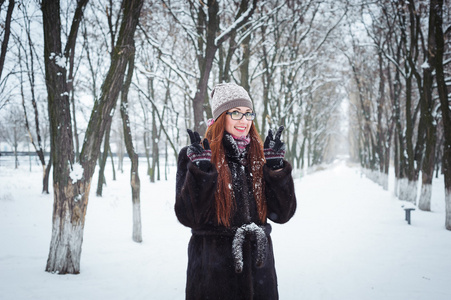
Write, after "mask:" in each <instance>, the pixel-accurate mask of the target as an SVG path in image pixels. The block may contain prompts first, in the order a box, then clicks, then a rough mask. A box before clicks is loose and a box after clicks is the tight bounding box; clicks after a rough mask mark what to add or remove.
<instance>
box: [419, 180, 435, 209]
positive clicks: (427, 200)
mask: <svg viewBox="0 0 451 300" xmlns="http://www.w3.org/2000/svg"><path fill="white" fill-rule="evenodd" d="M431 196H432V184H428V183H423V184H422V185H421V194H420V199H419V200H418V208H419V209H421V210H424V211H430V210H431Z"/></svg>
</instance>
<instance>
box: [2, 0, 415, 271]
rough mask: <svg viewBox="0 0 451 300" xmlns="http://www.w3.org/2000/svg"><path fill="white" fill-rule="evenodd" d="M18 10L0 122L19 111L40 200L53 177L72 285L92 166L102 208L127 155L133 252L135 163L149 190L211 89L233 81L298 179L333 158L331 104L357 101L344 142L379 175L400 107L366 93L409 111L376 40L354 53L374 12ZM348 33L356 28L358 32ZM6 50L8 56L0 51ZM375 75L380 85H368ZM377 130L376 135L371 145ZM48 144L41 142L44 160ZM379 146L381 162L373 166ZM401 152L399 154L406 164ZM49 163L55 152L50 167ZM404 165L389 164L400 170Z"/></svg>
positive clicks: (270, 4)
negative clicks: (38, 170)
mask: <svg viewBox="0 0 451 300" xmlns="http://www.w3.org/2000/svg"><path fill="white" fill-rule="evenodd" d="M17 2H18V3H16V1H15V0H10V1H9V3H8V4H6V2H5V1H2V2H1V3H0V9H1V10H0V16H1V18H2V21H3V20H5V21H4V24H5V26H3V27H2V30H3V31H2V38H3V40H2V52H1V55H0V58H1V57H6V59H5V60H4V61H2V60H1V59H0V63H1V65H0V68H1V70H2V73H0V76H1V77H0V89H1V94H0V114H2V115H3V116H5V115H7V114H10V113H11V112H12V111H13V109H14V110H15V113H14V115H16V116H17V114H18V113H17V111H19V110H18V108H20V117H21V118H22V119H23V120H24V121H23V124H24V127H25V129H26V131H27V133H28V138H29V140H30V142H31V144H32V145H33V146H34V148H35V150H36V152H37V154H38V156H39V158H40V161H41V164H42V167H43V174H44V176H43V178H44V184H43V190H44V191H45V190H48V188H46V183H45V182H46V178H47V182H48V174H49V167H50V166H52V167H53V190H54V198H55V205H54V214H53V229H52V240H51V246H50V253H49V259H48V263H47V268H46V270H47V271H49V272H58V273H78V272H79V271H80V253H81V246H82V238H83V227H84V220H85V214H86V209H87V205H88V200H89V191H90V187H91V184H92V179H93V178H92V177H93V174H94V170H95V167H96V165H99V178H98V184H97V194H98V195H101V194H102V187H103V186H104V177H105V176H104V174H103V171H104V169H105V164H106V162H107V157H108V155H111V154H112V153H113V152H114V153H116V154H117V155H118V156H122V155H123V153H124V150H123V149H125V150H126V151H127V153H128V155H129V157H130V158H131V161H132V167H131V170H130V182H131V188H132V203H133V207H134V209H133V212H134V228H133V239H134V240H135V241H137V242H140V241H141V239H142V238H141V226H140V218H141V217H140V208H139V207H140V205H139V202H140V199H139V186H140V178H139V176H138V159H137V158H138V153H142V154H144V155H145V156H146V158H147V174H148V176H149V180H151V181H155V180H156V179H157V180H158V179H159V178H160V157H161V158H164V161H165V165H167V164H168V163H169V162H171V161H172V162H173V161H174V160H175V159H176V158H177V154H178V151H179V149H180V148H181V147H182V146H185V145H186V144H187V143H188V137H187V135H186V134H185V129H186V128H194V129H195V130H198V131H199V132H200V133H201V134H203V133H204V132H205V129H206V120H207V119H208V118H210V117H211V111H210V107H209V102H208V100H209V93H210V91H211V89H212V88H213V87H214V85H215V84H216V83H219V82H223V81H234V82H237V83H239V84H240V85H242V86H244V87H245V88H246V89H247V90H248V91H249V92H250V95H251V98H252V99H253V101H254V106H255V111H256V113H257V116H258V117H257V119H256V121H255V124H256V126H257V128H258V130H259V132H260V133H261V135H262V137H264V136H265V133H266V132H267V130H268V129H269V128H271V127H276V126H278V125H284V126H285V128H287V129H286V131H285V132H284V139H285V142H286V144H287V149H288V153H287V156H288V159H289V160H291V161H293V164H294V166H295V167H296V168H299V169H304V168H306V167H311V166H314V165H318V164H322V163H324V162H329V161H331V160H332V159H333V158H334V157H335V155H336V152H337V150H339V149H340V145H342V144H343V136H342V132H341V131H340V128H341V127H342V123H341V118H340V116H341V115H340V114H341V103H342V100H343V99H345V98H346V97H348V95H351V98H352V99H354V98H355V99H356V100H355V101H356V102H352V103H353V105H351V108H352V109H351V111H352V112H354V113H355V114H356V116H357V117H356V118H355V119H353V120H355V122H356V124H357V125H358V126H357V127H356V129H355V130H354V131H353V132H355V133H357V138H356V143H355V145H356V149H357V153H358V154H359V157H360V159H361V162H362V165H364V166H365V167H367V168H369V169H371V170H375V169H376V167H375V166H379V165H381V164H383V165H384V167H385V168H388V163H387V159H388V158H389V153H390V145H391V143H392V141H394V139H393V138H391V137H392V136H395V134H394V133H393V134H391V133H390V134H389V128H390V126H389V124H391V122H392V120H394V119H391V118H389V117H388V115H392V113H391V111H395V109H394V108H395V107H396V106H390V105H389V101H388V99H392V98H391V97H388V96H384V97H382V98H380V99H379V98H378V97H375V96H374V95H376V94H377V93H376V91H377V90H374V92H373V89H374V87H375V84H376V81H377V79H378V78H384V80H385V81H384V83H383V84H382V86H383V88H382V90H383V91H385V90H386V89H392V88H393V91H396V93H395V92H393V93H394V94H396V97H397V98H396V99H397V101H398V103H401V102H402V101H407V100H406V99H407V98H408V97H407V93H405V92H404V90H405V89H403V88H402V87H404V86H405V85H404V84H403V81H402V80H401V79H400V78H396V76H402V74H404V73H405V71H396V70H397V69H396V68H395V67H394V63H393V62H392V60H391V59H389V58H388V57H392V56H393V55H392V54H388V55H386V54H384V52H380V51H379V52H378V51H375V49H377V47H375V46H374V44H375V43H373V42H371V41H372V40H370V41H366V44H365V45H363V46H362V44H361V41H359V39H360V38H361V36H364V35H365V36H370V37H372V38H373V39H374V34H373V27H372V26H374V24H376V22H369V21H368V19H369V18H371V17H373V16H379V17H380V16H381V14H382V13H381V14H379V13H377V14H376V12H379V10H378V9H379V7H380V6H378V4H372V5H361V4H360V3H359V4H357V3H353V2H352V1H349V2H343V3H342V2H340V1H328V0H326V1H324V0H322V1H319V0H309V1H292V0H291V1H290V0H287V1H282V2H281V1H276V0H266V1H262V0H260V1H257V0H243V1H233V0H223V1H217V0H208V1H198V0H188V1H187V0H153V1H145V2H144V1H142V0H123V1H121V2H118V1H112V0H109V1H107V2H105V1H100V0H78V1H76V2H73V1H55V0H53V1H50V0H49V1H47V0H43V1H42V2H41V3H36V1H34V0H21V1H17ZM393 3H395V2H393ZM386 5H388V3H387V4H386ZM393 5H394V4H393ZM395 12H396V11H394V12H392V11H388V12H387V15H388V16H389V18H397V17H395V16H396V14H395V15H392V13H395ZM403 13H405V12H403ZM360 16H362V18H364V19H365V20H364V22H360ZM8 24H9V25H8ZM356 24H364V25H366V28H365V27H362V26H361V27H360V30H358V31H356V29H358V28H359V27H356ZM383 25H384V26H388V27H383V26H382V25H381V29H380V30H381V31H385V30H389V31H390V30H394V29H392V27H393V24H391V23H390V24H386V25H385V24H383ZM399 26H400V27H402V26H401V25H399ZM403 28H407V27H406V26H404V27H403ZM356 32H357V33H356ZM348 36H350V38H347V37H348ZM43 37H44V38H43ZM8 38H9V39H10V40H13V41H14V43H9V46H7V47H6V46H5V47H3V44H6V45H8ZM405 39H407V38H405ZM395 40H396V39H395ZM403 43H404V42H403ZM387 44H389V46H390V47H391V46H392V45H391V44H390V43H387ZM349 45H351V46H349ZM403 45H404V44H403ZM381 47H382V46H381ZM396 49H398V48H396ZM400 49H401V50H402V49H404V48H402V46H401V48H400ZM401 50H397V51H399V52H400V53H403V51H401ZM387 51H388V50H387ZM374 53H376V54H377V53H381V55H380V56H377V55H374ZM394 53H395V54H396V52H394ZM375 57H379V58H380V60H377V61H375V60H374V59H375ZM401 60H402V61H403V62H404V61H406V60H405V59H400V61H399V63H398V65H401V66H407V64H401V63H400V62H401ZM379 62H380V63H381V64H382V67H381V68H382V69H381V72H382V74H383V76H381V77H378V76H375V74H376V75H377V74H379V73H378V72H379V68H378V63H379ZM375 66H376V67H375ZM399 69H400V70H401V68H399ZM397 72H399V74H398V75H396V74H397ZM389 74H390V75H389ZM387 76H393V77H387ZM353 82H357V84H353ZM395 82H396V84H395ZM411 90H413V89H412V88H411ZM390 91H391V90H390ZM411 95H413V91H412V93H411ZM412 97H413V98H415V97H414V96H411V97H410V100H409V101H411V102H410V103H413V102H412V101H413V100H412ZM119 98H120V101H118V99H119ZM385 99H387V100H385ZM378 101H379V102H378ZM380 101H384V102H380ZM379 104H380V105H379ZM411 105H414V104H411ZM398 107H399V116H400V117H399V120H405V118H404V113H401V111H403V110H402V109H403V108H404V107H405V106H401V105H398ZM379 110H380V112H379ZM116 111H118V113H116ZM376 119H377V120H378V121H377V122H376V121H375V120H376ZM2 120H3V118H2ZM31 120H33V121H31ZM400 122H402V121H400ZM414 123H415V122H414ZM375 124H381V125H379V126H381V130H380V133H379V129H377V128H376V127H375ZM387 124H388V125H387ZM8 126H9V124H7V123H5V122H2V124H0V127H3V128H6V130H1V129H0V131H2V132H5V133H6V134H8V133H10V132H11V130H8V129H7V128H8ZM401 126H404V125H401ZM391 127H393V126H391ZM402 128H403V127H401V129H402ZM413 128H418V126H417V127H413ZM392 130H393V132H397V131H396V130H398V129H392ZM414 131H415V132H416V131H417V130H416V129H415V130H414ZM46 132H49V133H50V134H48V136H49V139H50V143H48V144H49V145H50V147H47V148H46V134H45V133H46ZM376 133H377V134H376ZM401 134H402V135H406V134H407V133H406V131H401ZM409 134H410V133H409ZM118 137H120V138H118ZM402 141H403V143H405V141H407V139H406V138H403V140H402ZM395 145H398V144H397V143H395ZM403 145H404V144H403ZM379 146H380V147H385V148H384V149H385V152H384V151H379V150H377V151H379V152H376V148H377V147H379ZM397 147H401V146H399V145H398V146H397ZM403 147H404V146H403ZM387 148H388V149H387ZM397 149H398V148H397ZM399 149H400V150H399V151H397V152H396V153H403V151H402V150H401V148H399ZM402 149H404V148H402ZM45 152H51V155H50V158H49V159H47V157H46V156H45V155H44V153H45ZM375 153H377V154H375ZM400 156H401V155H400V154H398V155H397V156H395V158H396V161H399V160H400ZM383 157H385V158H386V159H385V160H384V159H382V158H383ZM46 159H47V161H46ZM397 165H398V164H397ZM403 166H404V165H403ZM397 168H398V167H397ZM78 169H82V174H83V175H82V176H80V175H79V172H77V170H78ZM385 170H386V169H384V172H388V171H385ZM387 170H388V169H387ZM397 170H398V169H397ZM397 174H398V172H397ZM402 174H405V173H402ZM403 178H404V177H403Z"/></svg>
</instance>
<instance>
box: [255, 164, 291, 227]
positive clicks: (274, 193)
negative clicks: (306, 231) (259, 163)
mask: <svg viewBox="0 0 451 300" xmlns="http://www.w3.org/2000/svg"><path fill="white" fill-rule="evenodd" d="M291 170H292V167H291V165H290V163H289V162H287V161H286V160H284V167H283V168H282V169H281V170H277V171H274V170H271V169H270V168H268V167H267V166H266V165H265V166H264V167H263V177H264V180H265V193H266V204H267V206H268V213H267V216H268V218H269V219H270V220H271V221H273V222H276V223H280V224H282V223H286V222H288V221H289V220H290V219H291V217H292V216H293V215H294V213H295V211H296V195H295V193H294V183H293V177H292V176H291Z"/></svg>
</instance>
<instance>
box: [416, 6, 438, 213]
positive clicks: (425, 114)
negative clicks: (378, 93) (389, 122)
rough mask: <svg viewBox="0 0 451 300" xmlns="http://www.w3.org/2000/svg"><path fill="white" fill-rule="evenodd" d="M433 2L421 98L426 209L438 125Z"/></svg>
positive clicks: (422, 197) (423, 206)
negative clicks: (436, 114) (434, 90)
mask: <svg viewBox="0 0 451 300" xmlns="http://www.w3.org/2000/svg"><path fill="white" fill-rule="evenodd" d="M432 4H433V3H431V5H430V8H429V31H428V48H427V49H426V51H425V52H426V53H425V56H426V62H427V63H428V64H429V66H428V67H424V68H423V97H421V98H420V101H422V103H421V115H422V118H423V122H424V126H425V135H426V140H425V142H426V153H425V155H424V159H423V163H422V170H421V174H422V175H421V176H422V184H421V194H420V199H419V200H418V208H419V209H421V210H424V211H430V210H431V195H432V178H433V177H434V162H435V147H436V140H437V137H436V126H435V125H434V122H435V120H434V117H433V115H432V110H433V109H434V106H435V104H434V100H433V98H432V81H433V77H432V72H433V70H434V69H435V64H436V63H435V55H436V52H437V51H436V49H437V46H436V44H435V28H434V23H435V14H434V12H433V10H434V7H432Z"/></svg>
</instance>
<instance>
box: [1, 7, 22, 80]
mask: <svg viewBox="0 0 451 300" xmlns="http://www.w3.org/2000/svg"><path fill="white" fill-rule="evenodd" d="M14 5H15V1H14V0H9V5H8V11H7V12H6V20H5V25H4V27H3V26H2V27H3V28H2V29H3V30H4V34H3V41H2V50H1V52H0V79H1V78H2V72H3V66H4V65H5V58H6V51H7V50H8V42H9V35H10V33H11V19H12V15H13V10H14ZM19 6H20V4H19ZM2 25H3V24H2Z"/></svg>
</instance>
